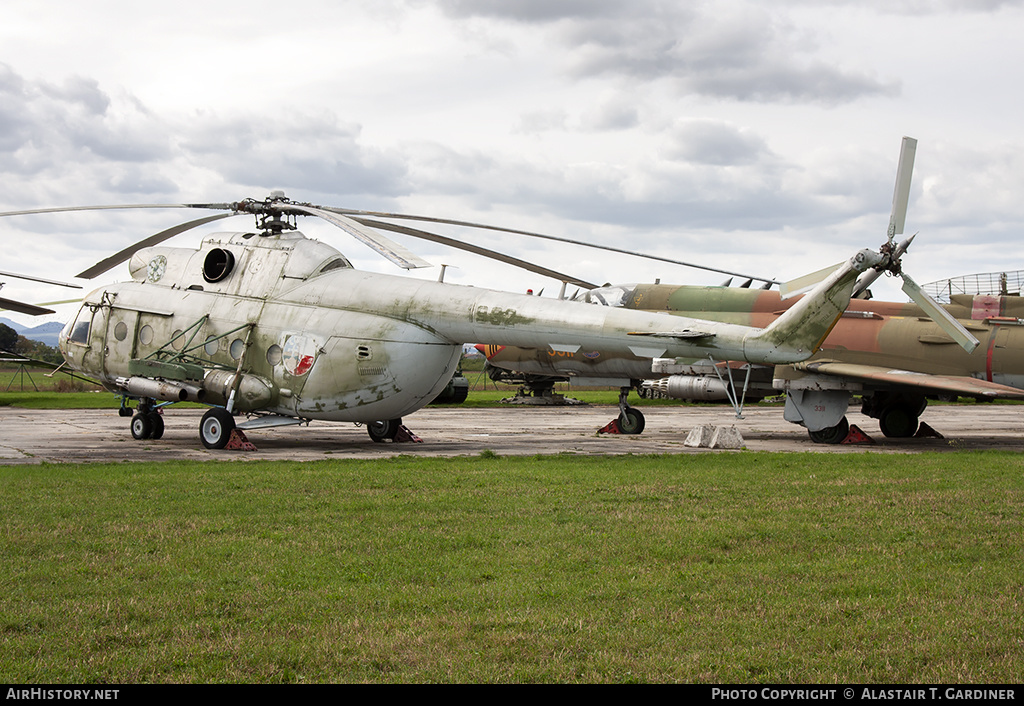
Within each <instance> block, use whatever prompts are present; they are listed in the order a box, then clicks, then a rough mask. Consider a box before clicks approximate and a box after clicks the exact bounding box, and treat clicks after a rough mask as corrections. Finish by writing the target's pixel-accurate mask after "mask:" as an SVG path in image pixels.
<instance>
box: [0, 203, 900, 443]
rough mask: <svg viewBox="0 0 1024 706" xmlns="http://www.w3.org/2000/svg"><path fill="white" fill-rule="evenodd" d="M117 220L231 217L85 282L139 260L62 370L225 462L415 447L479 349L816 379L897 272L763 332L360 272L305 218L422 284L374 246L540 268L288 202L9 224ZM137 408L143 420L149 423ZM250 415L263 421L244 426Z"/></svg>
mask: <svg viewBox="0 0 1024 706" xmlns="http://www.w3.org/2000/svg"><path fill="white" fill-rule="evenodd" d="M114 208H202V209H212V210H217V211H221V213H217V214H214V215H209V216H204V217H203V218H199V219H196V220H193V221H189V222H187V223H182V224H180V225H176V226H174V227H172V228H169V229H167V230H165V231H163V232H161V233H158V234H156V235H154V236H151V237H149V238H147V239H145V240H143V241H141V242H139V243H136V244H135V245H132V246H131V247H129V248H126V249H125V250H122V251H121V252H119V253H117V254H116V255H113V256H111V257H109V258H107V259H105V260H103V261H102V262H100V263H98V264H97V265H95V266H94V267H92V268H89V269H88V270H86V271H84V272H82V273H80V274H79V275H78V277H82V278H92V277H95V276H96V275H98V274H100V273H102V272H105V271H107V270H109V269H111V268H112V267H114V266H116V265H118V264H120V263H122V262H125V261H126V260H129V259H130V264H129V269H130V272H131V276H132V281H129V282H123V283H119V284H113V285H109V286H107V287H103V288H100V289H97V290H95V291H93V292H92V293H90V294H88V295H87V296H86V297H85V298H84V300H83V302H82V306H81V308H80V309H79V311H78V314H77V316H76V317H75V318H74V319H73V320H72V321H71V322H69V323H68V325H67V326H66V327H65V329H64V330H63V332H62V333H61V335H60V342H59V347H60V350H61V353H62V354H63V355H64V358H65V359H66V361H67V363H68V364H69V365H70V366H71V367H72V368H73V369H75V370H77V371H79V372H80V373H82V374H84V375H86V376H88V377H91V378H93V379H95V380H97V381H99V382H100V383H101V384H102V385H103V386H104V387H106V388H107V389H109V390H111V391H112V392H114V393H117V394H119V395H120V396H121V398H122V405H121V410H120V413H121V415H122V416H131V417H132V420H131V425H130V426H131V433H132V436H133V437H135V438H136V439H146V438H159V437H160V436H161V435H162V433H163V420H162V417H161V411H160V408H162V407H164V406H166V405H167V404H173V403H175V402H181V401H186V400H188V401H197V402H202V403H205V404H208V405H210V409H209V410H208V411H207V412H206V414H205V415H204V416H203V418H202V421H201V422H200V428H199V435H200V439H201V440H202V443H203V445H204V446H206V447H207V448H212V449H219V448H224V447H225V446H229V444H230V445H231V447H236V445H237V444H243V445H244V444H245V443H247V442H246V441H245V438H244V434H243V435H239V434H238V431H239V430H251V429H259V428H267V427H272V426H283V425H289V424H301V423H308V422H309V421H311V420H326V421H344V422H356V423H362V424H366V425H367V428H368V431H369V434H370V437H371V438H372V439H373V440H374V441H384V440H387V439H391V440H396V439H397V440H408V439H409V438H412V439H414V440H415V439H416V437H415V435H414V434H412V433H411V432H410V431H409V430H407V429H406V428H405V427H404V426H403V425H402V417H403V416H405V415H408V414H410V413H412V412H414V411H416V410H418V409H420V408H421V407H423V406H424V405H426V404H428V403H429V402H431V401H432V400H433V399H434V398H435V397H436V396H437V395H438V393H439V392H440V391H441V390H443V389H444V388H445V386H446V385H447V383H448V381H449V380H450V379H451V377H452V374H453V372H454V370H455V368H456V366H457V365H458V363H459V359H460V355H461V352H462V345H463V344H464V343H474V342H478V341H487V342H489V343H493V344H499V345H509V346H522V347H550V348H551V349H552V350H554V351H576V350H579V349H580V348H586V349H591V350H594V349H600V350H605V351H615V352H620V353H623V354H625V353H632V354H634V355H641V356H644V357H649V358H652V359H653V358H664V357H675V358H688V359H694V360H697V359H705V358H707V357H708V355H709V354H711V355H714V357H715V358H717V359H723V360H743V361H748V362H751V363H765V364H775V363H793V362H798V361H801V360H805V359H807V358H808V357H810V356H811V355H813V354H814V353H815V351H817V350H818V348H819V346H820V345H821V343H822V341H823V340H824V338H825V336H826V335H827V334H828V332H829V331H830V330H831V328H832V326H833V325H834V324H835V322H836V320H837V319H838V317H839V316H840V315H841V314H842V312H843V310H844V309H845V308H846V306H847V303H848V302H849V299H850V295H851V292H852V290H853V287H854V283H855V281H856V279H857V277H858V276H859V275H860V274H861V273H862V272H865V271H867V270H869V269H872V268H875V269H879V270H881V269H886V268H889V267H891V266H892V265H893V263H892V262H891V258H890V257H889V256H888V255H885V254H881V253H876V252H873V251H871V250H861V251H860V252H858V253H857V254H855V255H854V256H853V257H851V258H850V260H849V261H847V262H846V263H845V264H844V265H842V266H840V267H839V268H838V269H836V270H835V271H834V272H833V273H832V274H831V275H830V276H829V277H827V278H825V279H824V280H822V281H821V282H820V283H819V284H818V285H817V286H816V287H815V288H814V289H813V291H812V292H811V293H810V294H808V295H807V296H805V297H804V298H803V299H801V300H800V301H799V302H798V303H797V304H796V305H794V306H793V307H792V308H791V309H789V310H788V311H787V312H786V313H785V314H783V315H782V316H780V317H779V318H778V319H777V320H776V321H774V322H773V323H772V324H771V325H769V326H768V327H766V328H763V329H762V328H755V327H750V326H740V325H732V324H726V323H720V322H714V321H707V320H702V319H691V318H683V317H678V316H673V315H670V314H666V313H660V312H647V311H635V310H627V309H619V308H613V307H594V306H587V305H585V304H582V303H579V302H574V301H570V300H565V299H563V298H561V297H560V298H559V299H546V298H542V297H539V296H530V295H525V294H513V293H508V292H501V291H495V290H490V289H482V288H477V287H467V286H461V285H453V284H446V283H443V282H440V281H437V282H432V281H426V280H421V279H415V278H410V277H402V276H392V275H383V274H375V273H369V272H362V271H358V270H356V269H354V268H353V267H352V265H351V264H350V263H349V261H348V260H347V259H346V258H345V257H344V256H343V255H342V254H341V253H340V252H338V251H337V250H336V249H334V248H333V247H331V246H329V245H326V244H324V243H322V242H319V241H316V240H312V239H309V238H307V237H306V236H304V235H303V234H302V233H301V232H299V231H298V230H297V229H296V225H295V222H296V220H297V217H298V216H304V215H313V216H318V217H320V218H323V219H325V220H327V221H328V222H330V223H332V224H334V225H336V226H338V227H340V228H341V229H343V230H345V231H346V232H348V233H349V234H351V235H353V236H354V237H356V238H357V239H359V240H360V241H362V242H363V243H365V244H367V245H369V246H370V247H372V248H373V249H375V250H376V251H378V252H379V253H381V254H383V255H384V256H385V257H387V258H388V259H389V260H391V261H392V262H394V263H396V264H398V265H400V266H401V267H403V268H406V269H411V268H413V267H422V266H428V265H429V263H426V262H425V261H423V260H421V259H420V258H418V257H417V256H416V255H414V254H412V253H411V252H409V251H408V250H406V249H405V248H404V247H402V246H400V245H398V244H397V243H394V242H393V241H391V240H389V239H388V238H386V237H384V236H383V235H382V234H381V233H379V232H377V231H376V230H374V229H373V228H378V229H389V230H397V231H399V232H403V233H408V234H411V235H416V237H426V238H428V239H430V240H435V241H439V242H445V241H448V242H447V244H450V245H456V247H463V248H464V249H469V250H471V251H474V252H481V254H487V255H488V256H491V257H497V258H498V259H501V260H503V261H506V262H512V261H515V263H518V264H522V265H526V264H527V263H523V262H522V261H519V260H515V258H510V257H508V256H504V255H501V254H500V253H494V252H492V251H486V250H485V249H483V248H478V247H476V246H468V245H466V244H462V243H459V242H458V241H451V240H450V239H447V238H444V237H443V236H436V235H433V234H428V233H424V232H423V231H414V230H413V229H409V228H405V227H401V226H394V225H391V224H386V223H382V222H380V221H370V220H367V219H366V218H365V217H366V216H368V215H369V216H380V217H391V218H395V219H400V218H409V219H416V220H430V221H435V222H443V223H457V224H460V225H475V226H477V227H485V228H490V226H483V225H480V224H466V223H463V222H459V221H447V220H444V219H433V218H424V217H418V216H408V215H403V214H384V213H371V212H366V211H354V210H349V209H341V208H335V207H326V206H314V205H312V204H307V203H298V202H293V201H291V200H289V199H288V198H286V197H285V195H284V194H283V193H281V192H273V193H271V195H270V196H269V197H268V198H266V199H264V200H261V201H258V200H253V199H247V200H243V201H238V202H233V203H207V204H148V205H128V206H81V207H79V206H76V207H63V208H50V209H38V210H31V211H13V212H7V213H0V216H16V215H25V214H38V213H53V212H60V211H76V210H94V209H114ZM239 214H252V215H254V216H256V219H257V231H256V232H244V233H223V234H215V235H212V236H210V237H207V238H206V239H205V240H204V241H203V242H202V245H201V246H200V247H199V248H198V249H192V248H177V247H167V246H161V245H159V243H161V242H163V241H164V240H166V239H168V238H170V237H172V236H174V235H177V234H179V233H182V232H184V231H186V230H188V229H190V228H194V227H197V226H200V225H202V224H205V223H209V222H212V221H215V220H218V219H221V218H227V217H229V216H235V215H239ZM495 229H496V230H505V229H500V228H495ZM529 269H533V270H534V271H538V272H541V271H542V272H544V273H546V274H549V275H551V276H554V277H557V278H559V279H561V280H562V281H563V291H564V287H565V284H564V283H577V284H580V285H582V286H588V285H589V283H586V282H582V281H580V280H577V279H575V278H571V277H567V276H564V275H562V274H560V273H557V272H553V271H550V270H545V269H543V268H537V267H533V266H529ZM590 286H592V285H590ZM627 392H628V391H627ZM131 400H135V401H136V402H137V405H136V409H135V411H134V412H133V411H132V409H131V408H130V407H129V401H131ZM619 407H620V416H619V421H620V423H621V424H622V425H623V426H626V427H629V426H630V425H635V424H637V415H636V411H635V410H633V409H632V408H631V407H629V405H628V404H627V402H626V394H622V395H620V403H619ZM236 415H246V417H247V419H246V420H245V421H242V422H240V423H236V420H235V417H236ZM640 419H642V418H640ZM641 423H642V422H641ZM243 447H244V446H243Z"/></svg>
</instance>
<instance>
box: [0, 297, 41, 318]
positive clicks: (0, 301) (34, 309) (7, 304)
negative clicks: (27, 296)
mask: <svg viewBox="0 0 1024 706" xmlns="http://www.w3.org/2000/svg"><path fill="white" fill-rule="evenodd" d="M0 309H9V310H11V311H17V312H20V313H22V314H28V315H29V316H39V315H40V314H53V313H54V311H53V309H44V308H43V307H41V306H36V305H35V304H26V303H25V302H19V301H15V300H13V299H4V298H3V297H0Z"/></svg>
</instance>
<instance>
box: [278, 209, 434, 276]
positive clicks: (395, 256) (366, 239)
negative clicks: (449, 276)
mask: <svg viewBox="0 0 1024 706" xmlns="http://www.w3.org/2000/svg"><path fill="white" fill-rule="evenodd" d="M272 208H275V209H277V210H280V211H302V212H303V213H308V214H310V215H313V216H319V217H320V218H323V219H324V220H325V221H327V222H328V223H333V224H334V225H336V226H338V227H339V228H341V229H342V230H343V231H345V232H346V233H348V234H349V235H351V236H352V237H354V238H355V239H356V240H358V241H360V242H361V243H363V244H364V245H367V246H369V247H370V248H372V249H373V250H375V251H377V252H378V253H380V254H381V255H383V256H384V257H386V258H387V259H388V260H390V261H391V262H393V263H395V264H396V265H398V266H399V267H403V268H405V269H407V270H411V269H413V268H416V267H431V264H430V263H429V262H427V261H426V260H424V259H423V258H421V257H419V256H418V255H415V254H413V253H412V252H411V251H409V250H408V249H406V248H404V247H402V246H401V245H399V244H398V243H396V242H395V241H393V240H391V239H390V238H385V237H384V236H383V235H381V234H380V233H374V232H373V231H370V230H367V229H366V228H363V227H362V226H361V225H360V224H359V223H358V222H357V221H355V220H353V219H351V218H348V217H347V216H344V215H340V214H335V213H329V212H328V211H327V210H326V209H323V208H318V207H313V206H305V205H303V204H296V203H287V204H280V205H274V206H273V207H272Z"/></svg>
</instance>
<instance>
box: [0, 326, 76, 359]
mask: <svg viewBox="0 0 1024 706" xmlns="http://www.w3.org/2000/svg"><path fill="white" fill-rule="evenodd" d="M0 350H5V351H10V352H11V353H15V354H16V355H20V356H23V357H25V358H32V359H33V360H41V361H44V362H46V363H54V364H57V365H59V364H60V363H61V362H63V360H64V358H63V356H61V354H60V351H59V350H57V349H56V348H54V347H53V346H48V345H46V344H45V343H42V342H40V341H33V340H31V339H29V338H25V337H24V336H22V335H21V334H19V333H18V332H17V331H15V330H14V329H12V328H11V327H10V326H8V325H7V324H0Z"/></svg>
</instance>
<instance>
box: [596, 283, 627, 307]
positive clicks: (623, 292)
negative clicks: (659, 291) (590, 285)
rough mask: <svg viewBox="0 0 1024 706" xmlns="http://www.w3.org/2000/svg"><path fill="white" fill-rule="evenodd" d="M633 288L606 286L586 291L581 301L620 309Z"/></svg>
mask: <svg viewBox="0 0 1024 706" xmlns="http://www.w3.org/2000/svg"><path fill="white" fill-rule="evenodd" d="M635 288H636V285H634V284H625V285H606V286H604V287H598V288H597V289H591V290H589V291H587V292H586V294H585V295H584V296H583V301H585V302H587V303H588V304H598V305H600V306H615V307H622V306H625V305H626V302H627V301H628V300H629V298H630V296H631V295H632V294H633V290H634V289H635Z"/></svg>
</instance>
